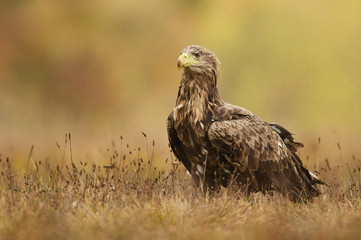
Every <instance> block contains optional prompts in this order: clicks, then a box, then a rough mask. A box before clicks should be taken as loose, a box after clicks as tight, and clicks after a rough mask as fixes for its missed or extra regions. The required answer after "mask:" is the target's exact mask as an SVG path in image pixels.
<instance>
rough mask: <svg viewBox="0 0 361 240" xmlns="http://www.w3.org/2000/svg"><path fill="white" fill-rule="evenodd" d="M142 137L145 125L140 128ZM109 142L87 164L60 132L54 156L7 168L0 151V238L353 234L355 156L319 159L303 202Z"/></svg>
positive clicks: (358, 198) (360, 231) (358, 183)
mask: <svg viewBox="0 0 361 240" xmlns="http://www.w3.org/2000/svg"><path fill="white" fill-rule="evenodd" d="M144 136H145V138H146V139H147V137H146V135H145V134H144ZM122 142H123V139H122V138H121V143H120V146H116V144H115V143H113V144H112V146H111V147H110V148H109V149H107V150H106V154H107V156H109V160H108V162H107V163H106V164H102V165H97V164H94V163H90V162H82V161H80V160H78V159H73V156H72V150H71V137H70V134H69V135H67V136H66V141H65V144H64V146H60V145H59V144H58V147H59V150H60V152H61V154H62V161H61V162H59V164H57V165H56V164H54V165H53V164H51V163H49V162H47V161H38V160H34V159H33V157H32V151H30V154H29V158H28V163H27V167H26V168H24V170H23V171H16V170H14V167H13V161H12V160H11V159H8V158H4V157H2V158H1V160H0V172H1V173H0V174H1V176H0V239H151V238H152V239H153V238H157V239H272V238H275V239H359V238H360V236H361V228H360V226H361V192H360V191H361V176H360V166H361V165H360V160H359V159H357V158H356V157H353V158H352V159H350V161H349V163H347V164H346V163H345V164H343V165H337V166H333V165H332V164H330V162H329V160H328V159H325V160H324V161H323V162H322V163H320V168H319V171H320V174H321V176H322V178H323V179H324V180H325V182H327V183H328V185H329V186H328V187H322V191H323V194H322V196H321V197H319V198H317V199H315V200H314V201H312V202H310V203H308V204H295V203H291V202H289V201H288V200H287V199H286V198H284V197H282V196H280V195H279V194H276V193H274V194H266V195H264V194H258V193H257V194H252V195H251V196H246V195H244V194H242V193H241V192H238V191H237V190H235V189H223V190H222V192H220V193H219V194H217V195H216V196H212V197H210V196H202V195H201V194H200V193H199V191H197V190H195V189H194V187H193V185H192V182H191V179H190V177H189V176H188V175H187V174H186V173H185V170H184V168H183V166H181V165H180V164H178V163H177V162H176V161H175V159H171V158H170V159H165V160H162V159H155V158H156V157H155V154H154V151H155V149H156V147H155V146H154V141H153V142H151V143H148V140H146V147H145V148H146V149H145V150H141V149H140V148H139V147H138V148H132V147H130V146H129V145H127V144H123V143H122Z"/></svg>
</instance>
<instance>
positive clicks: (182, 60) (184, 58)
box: [177, 53, 199, 68]
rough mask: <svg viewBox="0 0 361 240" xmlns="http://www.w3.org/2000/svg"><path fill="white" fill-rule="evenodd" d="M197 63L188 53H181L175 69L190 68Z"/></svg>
mask: <svg viewBox="0 0 361 240" xmlns="http://www.w3.org/2000/svg"><path fill="white" fill-rule="evenodd" d="M196 63H199V61H198V60H196V59H194V57H193V56H192V55H189V54H188V53H182V54H181V55H180V56H179V58H178V61H177V67H178V68H185V67H189V66H192V65H193V64H196Z"/></svg>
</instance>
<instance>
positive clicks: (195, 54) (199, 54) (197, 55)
mask: <svg viewBox="0 0 361 240" xmlns="http://www.w3.org/2000/svg"><path fill="white" fill-rule="evenodd" d="M193 55H194V56H195V57H196V58H199V57H200V56H201V52H199V51H197V52H194V53H193Z"/></svg>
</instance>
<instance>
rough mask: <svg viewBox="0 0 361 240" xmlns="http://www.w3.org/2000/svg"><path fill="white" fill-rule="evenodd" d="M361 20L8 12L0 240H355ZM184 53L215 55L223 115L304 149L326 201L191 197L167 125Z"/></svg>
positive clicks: (339, 8) (247, 9)
mask: <svg viewBox="0 0 361 240" xmlns="http://www.w3.org/2000/svg"><path fill="white" fill-rule="evenodd" d="M360 12H361V2H360V1H358V0H345V1H316V2H315V1H312V0H304V1H288V0H274V1H268V0H241V1H239V0H229V1H223V0H212V1H205V0H192V1H190V0H172V1H169V0H134V1H125V0H121V1H119V0H108V1H92V2H91V1H85V0H83V1H82V0H79V1H76V2H75V1H41V0H33V1H3V2H2V4H1V8H0V239H4V240H5V239H6V240H8V239H9V240H11V239H90V240H92V239H153V238H157V239H209V240H211V239H360V238H361V230H360V229H361V227H360V226H361V193H360V191H361V186H360V185H361V184H360V182H361V180H360V178H361V177H360V167H361V163H360V158H361V148H360V136H361V124H360V122H361V111H360V109H361V95H360V89H361V81H360V79H361V70H360V69H361V68H360V62H361V54H360V52H361V44H360V43H361V28H360V22H361V15H360ZM190 44H199V45H202V46H204V47H206V48H208V49H209V50H211V51H212V52H214V53H215V54H216V55H217V56H218V58H219V60H220V61H221V73H220V78H219V81H218V88H219V92H220V95H221V97H222V98H223V99H224V100H225V101H227V102H230V103H232V104H235V105H238V106H242V107H244V108H247V109H249V110H251V111H252V112H254V113H255V114H257V115H258V116H260V117H261V118H262V119H264V120H265V121H267V122H270V123H272V122H275V123H279V124H281V125H282V126H285V127H286V128H287V129H288V130H290V131H291V132H292V133H294V134H295V139H296V140H297V141H299V142H302V143H304V144H305V148H303V149H301V150H300V152H299V154H300V157H301V159H302V161H303V162H304V164H305V166H306V167H307V168H308V169H309V170H311V171H315V172H318V174H319V176H320V177H321V178H322V180H324V181H325V182H326V183H327V184H328V186H320V189H321V191H322V194H321V195H320V196H319V197H318V198H315V199H314V201H311V202H309V203H307V204H295V203H291V202H289V201H288V199H285V198H284V197H282V196H280V195H279V194H277V193H268V194H265V195H263V194H259V193H256V194H252V195H250V196H247V195H244V194H243V193H242V192H239V191H237V189H234V188H230V189H222V191H221V192H219V193H217V194H216V195H215V196H209V195H205V196H204V195H202V194H200V192H199V191H198V190H197V189H195V188H194V186H193V184H192V181H191V179H190V177H189V176H188V175H187V174H186V172H185V169H184V167H183V166H182V165H181V164H180V163H179V162H178V161H177V160H176V159H175V157H174V156H173V155H172V153H171V152H170V150H169V147H168V139H167V131H166V123H165V121H166V118H167V115H168V114H169V113H170V112H171V110H172V108H173V107H174V105H175V99H176V95H177V90H178V86H179V80H180V72H179V71H178V69H177V66H176V62H177V59H178V57H179V53H180V51H181V50H182V49H183V48H184V47H186V46H187V45H190ZM69 132H70V133H71V135H70V134H66V133H69ZM142 132H145V133H146V134H142ZM64 135H66V137H65V140H64ZM120 136H122V137H120ZM153 139H154V140H153Z"/></svg>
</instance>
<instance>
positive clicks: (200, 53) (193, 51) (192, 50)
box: [177, 45, 220, 75]
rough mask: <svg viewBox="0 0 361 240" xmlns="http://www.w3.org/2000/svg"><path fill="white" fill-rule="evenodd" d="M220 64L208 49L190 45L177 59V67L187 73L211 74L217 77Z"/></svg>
mask: <svg viewBox="0 0 361 240" xmlns="http://www.w3.org/2000/svg"><path fill="white" fill-rule="evenodd" d="M219 65H220V62H219V60H218V58H217V56H216V55H215V54H214V53H212V52H211V51H209V50H208V49H206V48H204V47H201V46H198V45H190V46H188V47H186V48H184V49H183V50H182V52H181V55H180V56H179V58H178V61H177V66H178V68H181V69H183V70H184V72H188V73H198V74H199V73H202V72H204V73H213V74H216V75H218V66H219Z"/></svg>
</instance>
